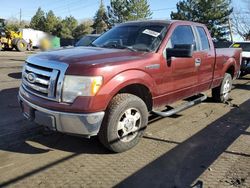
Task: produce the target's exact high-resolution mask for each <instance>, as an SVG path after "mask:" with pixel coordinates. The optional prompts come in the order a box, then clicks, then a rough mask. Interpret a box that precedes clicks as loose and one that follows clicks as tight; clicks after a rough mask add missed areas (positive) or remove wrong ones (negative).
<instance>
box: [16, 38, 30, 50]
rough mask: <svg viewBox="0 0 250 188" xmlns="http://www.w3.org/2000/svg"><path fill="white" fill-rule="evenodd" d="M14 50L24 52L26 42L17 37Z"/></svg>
mask: <svg viewBox="0 0 250 188" xmlns="http://www.w3.org/2000/svg"><path fill="white" fill-rule="evenodd" d="M15 48H16V50H17V51H19V52H24V51H26V50H27V42H26V41H25V40H23V39H19V40H18V41H17V42H16V47H15Z"/></svg>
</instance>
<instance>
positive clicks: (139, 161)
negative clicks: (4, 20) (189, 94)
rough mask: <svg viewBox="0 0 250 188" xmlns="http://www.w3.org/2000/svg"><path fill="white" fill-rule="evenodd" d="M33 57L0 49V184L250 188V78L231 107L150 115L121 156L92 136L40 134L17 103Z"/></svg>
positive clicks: (209, 105) (237, 85)
mask: <svg viewBox="0 0 250 188" xmlns="http://www.w3.org/2000/svg"><path fill="white" fill-rule="evenodd" d="M30 54H31V53H20V52H0V117H1V118H0V187H25V188H26V187H148V188H152V187H162V188H165V187H166V188H168V187H169V188H171V187H173V188H174V187H175V188H186V187H193V185H195V184H196V185H197V186H196V187H199V185H202V184H203V187H204V188H209V187H210V188H220V187H221V188H222V187H223V188H224V187H225V188H228V187H244V188H245V187H248V188H249V187H250V147H249V146H250V128H249V125H250V113H249V110H250V75H249V76H246V77H244V78H242V79H239V80H235V81H234V84H233V86H234V89H233V91H232V94H231V97H232V100H231V101H230V103H229V104H220V103H214V102H212V100H211V99H210V98H208V99H207V100H206V101H205V102H203V103H202V104H200V105H197V106H195V107H192V108H190V109H188V110H186V111H183V112H181V113H179V114H177V115H175V116H172V117H170V118H160V117H155V116H152V117H150V123H149V126H148V128H147V130H146V133H145V136H144V137H143V139H142V140H141V142H140V143H139V145H137V146H136V147H135V148H133V149H132V150H130V151H127V152H125V153H121V154H113V153H110V152H109V151H107V150H106V149H105V148H103V147H102V145H101V144H100V143H99V142H98V139H97V138H91V139H84V138H78V137H72V136H68V135H63V134H60V133H50V132H44V131H43V130H42V128H41V127H40V126H38V125H36V124H34V123H30V122H28V121H26V120H25V119H24V118H23V117H22V115H21V113H20V110H19V106H18V103H17V93H18V86H19V85H20V78H21V69H22V64H23V63H24V60H25V58H26V57H27V56H28V55H30Z"/></svg>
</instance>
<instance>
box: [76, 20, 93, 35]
mask: <svg viewBox="0 0 250 188" xmlns="http://www.w3.org/2000/svg"><path fill="white" fill-rule="evenodd" d="M92 24H93V22H92V21H84V22H83V23H81V24H79V25H78V26H77V27H76V28H75V30H74V31H73V36H74V38H75V39H79V38H80V37H82V36H84V35H86V34H89V33H91V32H92V31H93V28H92Z"/></svg>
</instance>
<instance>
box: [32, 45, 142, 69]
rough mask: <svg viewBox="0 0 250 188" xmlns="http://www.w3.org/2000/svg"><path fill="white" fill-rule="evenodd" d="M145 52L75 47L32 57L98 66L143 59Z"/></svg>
mask: <svg viewBox="0 0 250 188" xmlns="http://www.w3.org/2000/svg"><path fill="white" fill-rule="evenodd" d="M144 54H145V53H144V52H133V51H129V50H123V49H108V48H96V47H74V48H67V49H60V50H54V51H49V52H42V53H39V54H37V55H35V56H33V57H31V58H30V59H28V60H27V61H29V60H30V61H32V59H40V60H44V61H46V60H47V61H55V62H63V63H67V64H69V65H71V64H72V65H79V64H81V65H86V66H98V65H102V64H112V63H117V62H125V61H130V60H137V59H142V58H143V55H144Z"/></svg>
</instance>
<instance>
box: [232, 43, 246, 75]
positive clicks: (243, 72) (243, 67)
mask: <svg viewBox="0 0 250 188" xmlns="http://www.w3.org/2000/svg"><path fill="white" fill-rule="evenodd" d="M230 47H231V48H242V63H241V68H240V71H241V76H244V75H246V74H249V73H250V41H245V42H235V43H233V44H232V45H231V46H230Z"/></svg>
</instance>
